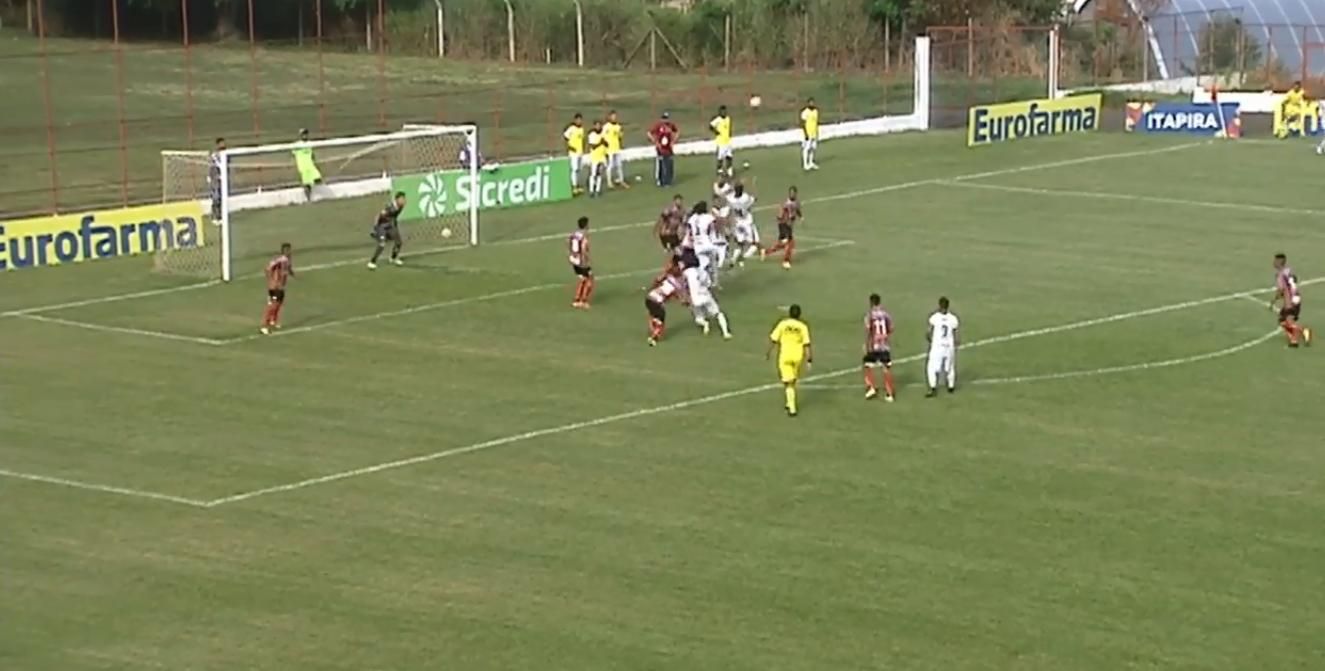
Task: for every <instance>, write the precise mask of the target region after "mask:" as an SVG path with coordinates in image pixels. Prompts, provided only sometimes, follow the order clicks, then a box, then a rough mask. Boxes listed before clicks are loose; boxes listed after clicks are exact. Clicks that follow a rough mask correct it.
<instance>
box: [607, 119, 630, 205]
mask: <svg viewBox="0 0 1325 671" xmlns="http://www.w3.org/2000/svg"><path fill="white" fill-rule="evenodd" d="M603 137H604V138H605V139H606V140H607V185H608V186H610V187H612V188H616V187H621V188H623V189H629V188H630V185H629V184H627V183H626V162H625V161H623V160H622V159H621V150H622V149H624V148H625V147H624V142H625V130H624V129H623V128H622V127H621V119H620V118H619V117H617V113H616V110H612V111H611V112H608V113H607V122H606V123H604V124H603Z"/></svg>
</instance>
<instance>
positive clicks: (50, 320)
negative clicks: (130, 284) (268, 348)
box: [17, 313, 226, 347]
mask: <svg viewBox="0 0 1325 671" xmlns="http://www.w3.org/2000/svg"><path fill="white" fill-rule="evenodd" d="M17 317H18V318H19V319H26V320H29V321H34V322H41V323H43V324H58V325H60V326H69V327H72V328H77V329H83V330H85V331H100V332H103V333H119V334H123V335H133V336H139V337H142V338H157V339H160V340H173V341H176V342H186V343H191V344H194V345H210V346H213V347H216V346H219V345H224V344H226V341H224V340H216V339H214V338H202V337H198V336H189V335H183V334H180V333H170V332H169V331H153V330H151V329H136V328H129V327H126V326H109V325H107V324H93V323H91V322H80V321H75V320H73V319H61V318H59V317H49V316H46V315H41V314H35V313H28V314H22V315H17Z"/></svg>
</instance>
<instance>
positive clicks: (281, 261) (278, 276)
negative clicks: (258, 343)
mask: <svg viewBox="0 0 1325 671" xmlns="http://www.w3.org/2000/svg"><path fill="white" fill-rule="evenodd" d="M291 253H292V252H291V247H290V243H288V242H287V243H285V244H282V245H281V253H280V254H277V255H276V256H274V257H272V260H271V261H268V262H267V271H266V275H267V309H266V310H265V311H264V312H263V313H262V328H260V329H258V330H259V331H261V332H262V335H271V332H272V329H278V328H280V327H281V308H282V307H284V305H285V284H286V283H287V282H289V281H290V278H291V277H294V262H293V261H292V260H291V259H290V255H291Z"/></svg>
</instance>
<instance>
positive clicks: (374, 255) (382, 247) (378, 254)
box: [370, 245, 386, 263]
mask: <svg viewBox="0 0 1325 671" xmlns="http://www.w3.org/2000/svg"><path fill="white" fill-rule="evenodd" d="M383 249H386V246H385V245H378V246H377V250H376V251H374V252H373V258H372V260H371V261H370V263H377V258H378V257H379V256H381V255H382V250H383Z"/></svg>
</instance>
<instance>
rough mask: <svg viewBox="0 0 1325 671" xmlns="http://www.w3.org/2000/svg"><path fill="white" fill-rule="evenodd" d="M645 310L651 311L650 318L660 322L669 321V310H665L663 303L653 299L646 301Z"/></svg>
mask: <svg viewBox="0 0 1325 671" xmlns="http://www.w3.org/2000/svg"><path fill="white" fill-rule="evenodd" d="M644 309H646V310H648V311H649V316H650V317H653V318H654V319H657V320H658V321H660V322H665V321H667V310H665V309H663V305H662V303H659V302H658V301H655V300H653V299H651V298H646V299H644Z"/></svg>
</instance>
